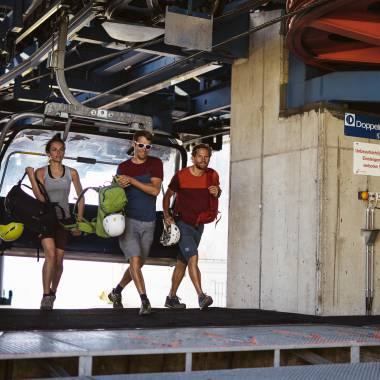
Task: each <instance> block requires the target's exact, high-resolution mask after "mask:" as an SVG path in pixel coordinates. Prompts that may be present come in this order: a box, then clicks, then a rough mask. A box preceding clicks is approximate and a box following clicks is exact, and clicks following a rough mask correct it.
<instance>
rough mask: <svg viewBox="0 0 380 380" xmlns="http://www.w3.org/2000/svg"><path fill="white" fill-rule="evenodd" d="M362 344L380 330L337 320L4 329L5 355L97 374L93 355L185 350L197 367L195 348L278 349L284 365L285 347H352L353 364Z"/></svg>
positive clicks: (0, 350)
mask: <svg viewBox="0 0 380 380" xmlns="http://www.w3.org/2000/svg"><path fill="white" fill-rule="evenodd" d="M361 346H378V347H379V348H380V329H379V328H377V327H376V328H374V327H348V326H335V325H276V326H249V327H226V328H174V329H150V330H147V329H146V330H144V329H141V330H140V329H133V330H107V331H57V332H54V331H52V332H38V331H35V332H4V333H3V334H0V360H6V359H30V358H51V357H69V356H70V357H79V372H78V373H79V374H80V375H91V374H92V358H93V357H96V356H117V355H145V354H168V353H184V354H186V371H191V370H192V354H193V353H202V352H232V351H271V350H272V351H273V366H274V367H279V366H280V357H281V350H286V349H300V350H301V349H309V348H332V347H349V348H350V350H351V363H358V362H360V347H361ZM379 378H380V376H379Z"/></svg>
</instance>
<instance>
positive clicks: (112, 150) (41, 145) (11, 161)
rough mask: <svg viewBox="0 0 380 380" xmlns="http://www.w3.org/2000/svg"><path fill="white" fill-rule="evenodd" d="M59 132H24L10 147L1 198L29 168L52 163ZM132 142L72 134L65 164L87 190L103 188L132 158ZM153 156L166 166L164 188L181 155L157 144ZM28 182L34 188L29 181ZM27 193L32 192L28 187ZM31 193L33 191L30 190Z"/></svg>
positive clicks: (90, 195) (0, 176) (90, 199)
mask: <svg viewBox="0 0 380 380" xmlns="http://www.w3.org/2000/svg"><path fill="white" fill-rule="evenodd" d="M55 133H56V132H55V131H46V130H45V131H41V130H35V129H26V130H23V131H20V132H19V133H18V134H17V136H16V137H15V138H14V140H13V141H12V143H11V145H10V146H9V148H8V150H7V152H6V154H5V156H4V159H3V162H2V165H1V170H0V195H1V196H2V197H4V196H5V195H6V194H7V193H8V191H9V190H10V189H11V188H12V186H14V185H15V184H16V183H17V182H18V181H19V180H20V179H21V177H22V176H23V174H24V171H25V168H26V167H27V166H32V167H34V168H38V167H41V166H45V165H47V164H48V158H47V156H46V154H45V145H46V143H47V141H48V140H49V139H50V138H51V137H52V136H53V135H54V134H55ZM131 147H132V142H131V140H128V139H121V138H115V137H107V136H99V135H89V134H83V133H74V132H70V133H69V135H68V138H67V140H66V152H65V159H64V161H63V164H64V165H67V166H70V167H72V168H75V169H76V170H77V171H78V173H79V176H80V179H81V182H82V186H83V188H86V187H89V186H102V185H106V184H109V183H110V182H111V181H112V177H113V175H115V173H116V169H117V165H118V164H119V163H121V162H122V161H125V160H127V159H128V158H131V156H130V155H128V152H130V151H131ZM150 155H152V156H155V157H159V158H161V160H162V161H163V164H164V181H163V188H164V189H166V188H167V186H168V184H169V181H170V179H171V177H172V176H173V174H174V173H175V170H176V169H178V167H177V166H178V162H179V159H180V155H179V152H178V150H177V149H175V148H170V147H166V146H159V145H155V144H153V148H152V150H151V152H150ZM24 183H25V184H27V185H30V183H29V180H28V179H27V178H25V179H24ZM24 190H25V191H28V190H29V189H27V188H25V187H24ZM29 193H31V191H29ZM69 200H70V203H75V201H76V193H75V191H74V188H73V187H72V189H71V192H70V198H69ZM97 203H98V200H97V193H95V192H92V191H89V192H87V193H86V204H93V205H96V204H97ZM157 210H162V192H161V193H160V195H159V196H158V197H157Z"/></svg>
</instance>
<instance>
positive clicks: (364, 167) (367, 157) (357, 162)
mask: <svg viewBox="0 0 380 380" xmlns="http://www.w3.org/2000/svg"><path fill="white" fill-rule="evenodd" d="M354 173H355V174H362V175H373V176H380V144H367V143H361V142H354Z"/></svg>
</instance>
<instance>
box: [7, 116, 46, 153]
mask: <svg viewBox="0 0 380 380" xmlns="http://www.w3.org/2000/svg"><path fill="white" fill-rule="evenodd" d="M28 118H34V119H42V120H43V119H44V118H45V115H42V114H40V113H32V112H25V113H20V114H18V115H13V116H12V117H11V118H10V119H9V121H8V122H7V124H5V125H4V127H3V128H2V129H1V133H0V154H1V152H2V150H3V145H4V141H5V138H6V136H7V133H8V132H9V130H10V129H11V128H12V126H13V125H14V124H16V123H17V122H18V121H19V120H22V119H28ZM0 122H1V121H0Z"/></svg>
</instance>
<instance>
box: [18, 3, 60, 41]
mask: <svg viewBox="0 0 380 380" xmlns="http://www.w3.org/2000/svg"><path fill="white" fill-rule="evenodd" d="M61 7H62V4H61V0H59V1H57V2H56V3H55V4H54V5H53V6H52V7H51V8H50V9H49V10H48V11H47V12H46V13H44V15H43V16H42V17H40V18H39V19H38V20H37V21H36V22H35V23H34V24H33V25H31V26H30V27H29V28H28V29H27V30H25V31H24V33H22V34H21V35H19V36H18V37H17V38H16V41H15V45H17V44H18V43H20V42H21V41H22V40H23V39H24V38H25V37H27V36H28V35H29V34H30V33H32V32H33V31H34V30H36V29H37V28H38V27H39V26H40V25H42V24H43V23H44V22H45V21H46V20H47V19H49V18H50V17H51V16H52V15H53V14H54V13H56V12H57V11H58V9H59V8H61Z"/></svg>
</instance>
